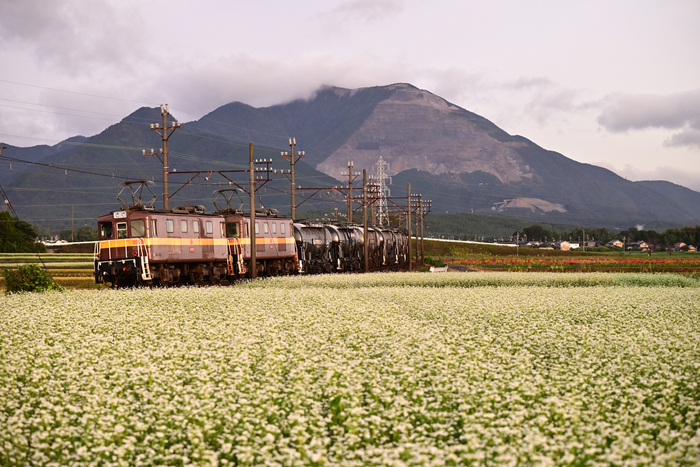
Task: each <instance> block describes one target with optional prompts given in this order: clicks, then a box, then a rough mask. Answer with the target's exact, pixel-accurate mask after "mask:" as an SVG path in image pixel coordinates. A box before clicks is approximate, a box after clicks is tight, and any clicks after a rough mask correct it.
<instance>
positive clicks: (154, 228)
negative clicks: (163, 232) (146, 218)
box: [151, 219, 158, 237]
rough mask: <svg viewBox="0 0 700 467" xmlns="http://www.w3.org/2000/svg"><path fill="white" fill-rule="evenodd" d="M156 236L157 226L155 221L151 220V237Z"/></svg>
mask: <svg viewBox="0 0 700 467" xmlns="http://www.w3.org/2000/svg"><path fill="white" fill-rule="evenodd" d="M157 236H158V224H157V223H156V220H155V219H151V237H157Z"/></svg>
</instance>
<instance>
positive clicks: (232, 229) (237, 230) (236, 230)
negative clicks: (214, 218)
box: [226, 222, 241, 238]
mask: <svg viewBox="0 0 700 467" xmlns="http://www.w3.org/2000/svg"><path fill="white" fill-rule="evenodd" d="M226 238H241V225H240V224H239V223H238V222H231V223H229V224H226Z"/></svg>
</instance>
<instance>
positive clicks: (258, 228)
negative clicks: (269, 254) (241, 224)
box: [255, 222, 260, 235]
mask: <svg viewBox="0 0 700 467" xmlns="http://www.w3.org/2000/svg"><path fill="white" fill-rule="evenodd" d="M259 233H260V224H258V223H257V222H256V223H255V235H257V234H259Z"/></svg>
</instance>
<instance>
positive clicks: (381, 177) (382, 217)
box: [372, 156, 391, 226]
mask: <svg viewBox="0 0 700 467" xmlns="http://www.w3.org/2000/svg"><path fill="white" fill-rule="evenodd" d="M372 168H373V169H374V173H375V176H374V179H375V180H376V181H377V185H378V186H379V193H378V194H377V196H378V200H377V223H378V224H379V225H380V226H384V225H389V210H388V208H387V204H386V200H387V198H388V197H389V196H391V190H389V186H388V184H387V180H388V182H389V184H391V177H389V176H388V175H387V174H386V173H387V171H388V170H389V163H388V162H386V161H385V160H384V159H383V158H382V156H379V160H378V161H377V162H376V163H375V164H374V165H373V166H372Z"/></svg>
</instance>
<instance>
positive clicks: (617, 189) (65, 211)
mask: <svg viewBox="0 0 700 467" xmlns="http://www.w3.org/2000/svg"><path fill="white" fill-rule="evenodd" d="M171 117H172V118H171V119H170V120H176V118H175V117H174V116H171ZM161 120H162V119H161V115H160V111H159V109H149V108H142V109H139V110H137V111H136V112H134V113H133V114H132V115H129V116H127V117H126V118H124V120H122V121H121V122H119V123H118V124H116V125H112V126H110V127H109V128H107V129H105V131H103V132H102V133H100V134H98V135H95V136H92V137H90V138H81V137H80V138H76V139H72V140H69V141H66V142H64V143H63V144H61V145H57V146H54V147H46V146H43V147H42V146H39V147H35V148H8V149H6V150H5V151H3V154H2V155H3V156H5V155H7V156H8V157H16V158H17V159H25V160H28V161H39V162H40V163H41V164H43V165H42V166H36V165H33V166H31V165H30V166H29V167H25V168H22V169H18V170H15V171H13V172H12V173H11V174H9V175H8V174H7V173H5V174H4V175H3V176H4V177H5V178H2V177H0V181H1V182H2V184H3V187H5V188H6V190H7V191H8V192H9V193H10V194H11V196H12V201H13V204H14V205H15V209H17V210H18V212H19V213H20V216H21V217H27V220H29V221H30V222H34V221H37V220H39V219H62V222H63V225H64V226H65V225H66V223H68V222H69V219H70V217H71V212H73V215H75V213H76V212H77V213H78V214H79V215H78V220H79V221H80V222H83V221H85V222H86V223H88V224H89V225H91V224H92V222H93V220H94V217H96V216H97V215H99V214H101V213H103V212H106V211H108V210H110V209H114V208H116V207H118V203H117V202H116V199H115V195H116V194H117V193H118V191H119V189H118V187H117V185H118V184H119V183H120V182H121V181H124V180H134V179H151V180H154V181H155V187H154V188H153V192H154V193H155V194H156V195H157V197H158V198H159V199H158V201H157V202H156V206H157V207H160V206H162V200H161V199H160V197H161V192H162V186H160V185H161V178H162V165H161V163H160V161H159V160H158V159H157V158H156V157H155V156H147V157H144V156H143V155H142V154H141V149H143V148H154V149H155V148H159V147H160V144H161V138H160V136H159V135H158V134H157V133H156V132H154V131H151V130H150V126H149V124H150V123H156V122H161ZM292 136H293V137H295V138H296V140H297V150H298V151H305V152H306V155H305V157H303V158H302V159H300V160H299V162H298V163H297V166H296V167H297V180H296V182H297V185H300V186H302V187H309V188H310V187H332V186H336V185H342V184H345V183H346V182H345V183H343V176H342V175H341V173H342V172H343V171H347V163H348V161H353V162H354V171H361V170H362V169H367V171H368V174H369V175H371V174H372V171H373V168H372V166H373V165H374V164H375V163H376V162H377V160H378V159H379V157H380V156H381V157H382V159H383V160H384V161H386V162H389V164H390V167H389V170H388V175H390V176H392V177H393V185H390V188H391V190H392V195H393V196H394V197H401V198H403V197H405V196H406V195H407V189H406V186H407V184H408V183H410V184H411V191H412V192H413V193H421V194H422V195H423V199H424V200H431V202H432V210H433V212H439V213H442V212H451V213H454V212H474V213H482V214H492V215H504V216H515V217H519V218H521V219H528V220H530V221H532V222H533V223H534V222H556V223H570V224H573V223H577V224H585V225H590V226H603V227H615V228H621V229H626V228H628V227H630V226H634V225H638V224H650V223H653V224H654V225H655V226H679V225H695V224H700V208H698V206H699V205H700V203H698V200H700V193H696V192H694V191H692V190H688V189H685V188H683V187H678V186H675V185H673V184H667V182H659V183H657V182H636V183H635V182H630V181H627V180H625V179H624V178H622V177H619V176H617V175H616V174H614V173H613V172H611V171H609V170H606V169H603V168H600V167H596V166H593V165H589V164H581V163H578V162H576V161H573V160H571V159H568V158H567V157H565V156H564V155H562V154H559V153H556V152H553V151H548V150H546V149H543V148H541V147H540V146H538V145H536V144H535V143H533V142H532V141H530V140H528V139H527V138H524V137H522V136H513V135H509V134H508V133H506V132H505V131H503V130H502V129H500V128H498V127H497V126H496V125H494V124H493V123H492V122H490V121H489V120H487V119H485V118H483V117H480V116H479V115H476V114H474V113H472V112H469V111H467V110H465V109H462V108H460V107H458V106H456V105H453V104H451V103H449V102H447V101H446V100H444V99H442V98H440V97H439V96H436V95H434V94H432V93H430V92H428V91H425V90H420V89H418V88H416V87H414V86H412V85H410V84H393V85H389V86H378V87H371V88H363V89H355V90H349V89H342V88H334V87H324V88H322V89H320V90H319V91H318V92H317V93H316V94H315V95H314V96H313V97H312V98H310V99H306V100H296V101H293V102H289V103H286V104H280V105H275V106H271V107H266V108H254V107H251V106H249V105H245V104H242V103H231V104H227V105H224V106H222V107H219V108H218V109H215V110H214V111H212V112H211V113H209V114H207V115H205V116H204V117H202V118H201V119H200V120H198V121H195V122H190V123H185V124H183V125H182V127H181V128H180V129H178V130H177V131H176V132H174V133H173V135H172V137H171V138H170V140H169V150H170V151H171V153H170V160H169V166H170V169H171V170H177V171H178V173H177V174H172V175H171V177H170V184H171V189H170V193H171V195H173V193H176V195H175V197H174V198H173V199H171V203H170V204H171V206H174V205H185V204H204V205H205V206H207V207H209V208H210V209H211V206H212V204H211V200H212V192H213V191H214V190H215V189H216V188H217V187H219V188H221V187H231V186H235V185H236V184H237V183H239V186H241V187H246V186H247V174H244V173H242V172H240V171H242V170H245V169H247V167H248V143H249V142H250V141H253V142H254V143H255V157H256V159H268V160H273V161H274V162H273V164H272V167H273V168H274V169H287V168H289V165H288V162H287V161H286V160H284V159H282V158H281V157H280V154H279V153H280V151H285V150H289V146H288V138H289V137H292ZM48 165H51V168H48V167H47V166H48ZM63 166H65V167H69V168H72V169H76V168H78V169H79V170H66V171H64V170H61V169H60V168H61V167H63ZM57 168H58V170H57ZM13 169H14V167H13ZM194 170H200V171H207V172H211V171H216V170H225V171H228V172H227V173H226V174H225V175H224V176H221V175H217V174H215V173H214V174H212V173H205V174H203V175H201V176H199V177H195V178H193V179H192V180H189V179H190V177H192V176H193V175H192V174H184V173H183V172H187V171H194ZM234 171H239V172H234ZM205 175H209V178H206V179H205ZM236 177H237V178H236ZM230 179H232V180H234V185H230V184H229V180H230ZM188 180H189V182H188ZM288 192H289V181H288V180H287V179H286V177H284V176H279V175H278V176H277V177H275V180H274V181H272V182H269V183H268V184H267V185H266V186H265V188H263V189H262V190H260V191H259V192H258V194H259V195H260V197H259V199H261V200H262V202H264V203H265V204H266V206H267V207H275V208H278V209H280V210H281V211H283V212H285V211H286V212H288V210H289V207H288V205H289V195H288ZM243 198H244V201H245V202H247V195H245V194H244V195H243ZM340 198H341V197H340V196H339V195H338V194H335V195H334V194H333V193H330V194H328V193H325V192H323V191H321V192H319V194H318V196H317V197H316V198H314V200H312V201H309V202H308V203H307V204H305V207H306V206H309V205H316V207H318V203H319V202H321V203H322V204H323V203H326V204H327V205H328V206H336V207H340V206H342V205H341V204H339V203H338V204H328V203H332V202H334V201H336V202H337V201H340V202H342V199H340ZM298 199H302V198H298ZM397 204H403V200H398V201H397ZM24 209H26V213H27V215H26V216H25V215H24V213H23V212H22V211H23V210H24ZM331 209H332V208H331ZM80 225H82V224H80Z"/></svg>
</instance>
